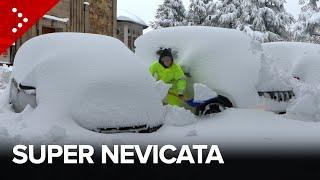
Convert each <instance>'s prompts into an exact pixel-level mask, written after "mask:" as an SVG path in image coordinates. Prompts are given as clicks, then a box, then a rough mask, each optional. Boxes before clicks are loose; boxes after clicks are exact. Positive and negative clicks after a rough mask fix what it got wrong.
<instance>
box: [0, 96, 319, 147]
mask: <svg viewBox="0 0 320 180" xmlns="http://www.w3.org/2000/svg"><path fill="white" fill-rule="evenodd" d="M0 96H1V97H3V96H5V94H4V91H1V95H0ZM167 108H168V115H167V118H166V120H167V121H166V123H165V125H164V126H163V127H162V128H161V129H160V130H158V131H157V132H155V133H152V134H129V133H127V134H126V133H124V134H99V133H95V132H91V131H89V130H86V129H84V128H82V127H80V126H79V125H78V124H77V123H75V121H73V120H72V119H71V118H66V117H59V116H46V115H43V116H42V117H37V118H34V116H35V115H36V114H37V111H41V110H39V109H36V110H33V109H32V108H27V109H26V110H25V111H24V112H22V113H19V114H17V113H14V112H12V111H10V108H9V107H7V106H6V107H2V108H1V109H0V145H1V150H4V151H5V152H9V149H7V148H9V147H10V146H7V145H13V144H28V143H30V144H70V143H72V144H92V145H101V144H108V145H114V144H140V145H147V144H159V145H165V144H174V145H182V144H190V145H191V144H219V145H220V146H221V147H222V148H223V149H224V150H226V151H228V150H229V151H230V150H231V151H232V152H233V151H236V152H238V153H239V152H243V153H248V152H249V151H250V150H251V151H254V152H255V153H259V152H262V153H265V152H270V151H275V150H277V152H279V151H280V152H283V153H288V152H292V151H295V150H299V151H310V150H311V151H312V150H317V148H320V143H319V138H320V123H314V122H304V121H299V120H293V119H288V118H286V116H285V115H277V114H274V113H272V112H265V111H262V110H255V109H229V110H227V111H225V112H223V113H221V114H217V115H212V116H210V117H206V118H202V119H200V118H197V117H195V116H193V114H191V113H190V112H188V111H186V110H184V109H177V108H172V107H167ZM52 122H56V125H54V126H52ZM186 122H187V123H186Z"/></svg>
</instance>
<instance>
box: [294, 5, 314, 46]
mask: <svg viewBox="0 0 320 180" xmlns="http://www.w3.org/2000/svg"><path fill="white" fill-rule="evenodd" d="M299 3H300V5H301V6H302V7H301V12H300V15H299V19H298V21H297V23H296V25H295V27H294V32H295V40H297V41H307V42H316V43H320V0H300V1H299Z"/></svg>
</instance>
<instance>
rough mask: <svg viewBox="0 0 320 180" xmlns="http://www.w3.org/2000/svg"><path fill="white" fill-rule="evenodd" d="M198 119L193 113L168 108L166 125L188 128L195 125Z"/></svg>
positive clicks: (179, 108)
mask: <svg viewBox="0 0 320 180" xmlns="http://www.w3.org/2000/svg"><path fill="white" fill-rule="evenodd" d="M197 120H198V119H197V118H196V116H195V115H194V114H192V112H191V111H189V110H186V109H185V108H181V107H177V106H170V105H168V106H166V121H165V124H166V125H171V126H187V125H190V124H193V123H195V122H196V121H197Z"/></svg>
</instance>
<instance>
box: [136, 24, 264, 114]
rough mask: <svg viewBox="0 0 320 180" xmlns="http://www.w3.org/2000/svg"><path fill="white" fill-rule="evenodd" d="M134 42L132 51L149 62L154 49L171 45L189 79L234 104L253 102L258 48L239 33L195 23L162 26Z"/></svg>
mask: <svg viewBox="0 0 320 180" xmlns="http://www.w3.org/2000/svg"><path fill="white" fill-rule="evenodd" d="M135 45H136V54H137V55H138V56H140V57H141V58H142V59H145V60H146V61H147V62H148V63H149V64H151V63H152V61H155V60H157V59H158V56H157V53H156V52H157V51H158V50H159V49H160V48H161V47H162V48H172V49H173V52H174V56H175V61H176V62H177V63H179V64H180V65H182V66H183V68H184V69H185V71H188V73H190V74H191V76H192V78H191V81H192V82H195V83H201V84H204V85H207V86H208V87H209V88H211V89H213V90H214V91H216V92H217V93H219V94H220V95H224V96H226V97H228V98H230V100H231V101H232V102H233V103H234V104H235V105H236V106H238V107H241V108H248V107H253V106H255V105H256V102H257V99H258V95H257V91H256V89H255V85H256V83H257V81H258V78H257V77H258V72H259V69H260V57H261V52H262V47H261V44H260V43H257V42H256V41H253V40H252V39H250V37H248V36H247V35H245V34H244V33H243V32H240V31H237V30H232V29H223V28H213V27H196V26H192V27H173V28H164V29H159V30H155V31H152V32H148V33H146V34H145V35H143V36H141V37H139V38H138V39H137V40H136V42H135ZM191 81H190V82H191ZM191 87H192V86H191Z"/></svg>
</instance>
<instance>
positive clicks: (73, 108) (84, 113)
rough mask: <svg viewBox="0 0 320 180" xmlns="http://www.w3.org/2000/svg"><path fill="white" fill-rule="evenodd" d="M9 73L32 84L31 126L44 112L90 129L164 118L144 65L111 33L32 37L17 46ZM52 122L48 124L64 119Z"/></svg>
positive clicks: (159, 121)
mask: <svg viewBox="0 0 320 180" xmlns="http://www.w3.org/2000/svg"><path fill="white" fill-rule="evenodd" d="M40 47H41V49H42V50H41V53H39V48H40ZM88 62H90V63H88ZM75 67H76V68H75ZM13 77H14V78H15V79H16V80H17V81H18V82H20V83H22V84H23V85H28V86H33V87H36V89H37V90H36V91H37V103H38V107H37V109H36V110H35V111H37V113H31V116H36V117H37V118H33V119H32V120H30V121H34V124H35V126H36V127H38V126H39V125H40V124H41V121H42V120H40V119H43V118H45V117H47V116H58V119H60V117H64V116H67V117H72V118H73V119H74V120H75V122H76V123H78V124H79V125H80V126H82V127H85V128H87V129H90V130H91V129H97V128H115V127H131V126H142V125H148V126H150V127H154V126H159V125H160V124H162V122H163V121H164V115H165V113H164V108H163V106H162V103H161V97H160V95H159V93H157V91H156V89H154V88H153V84H154V83H155V82H154V80H153V79H152V77H151V76H150V75H149V72H148V67H147V66H146V65H145V64H144V63H143V62H140V61H139V59H138V58H137V56H135V55H134V54H133V53H132V51H130V50H129V49H128V48H126V47H125V45H124V44H123V43H122V42H121V41H119V40H117V39H115V38H111V37H107V36H102V35H93V34H81V33H55V34H48V35H43V36H38V37H36V38H34V39H32V40H30V41H28V42H26V43H25V44H24V46H23V47H21V48H20V49H19V51H18V53H17V55H16V58H15V66H14V68H13ZM58 121H60V120H53V121H52V122H50V123H52V126H58V125H60V126H63V124H64V123H68V122H64V121H61V122H58ZM75 122H73V121H72V122H69V123H75ZM47 130H48V129H46V131H47Z"/></svg>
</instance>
